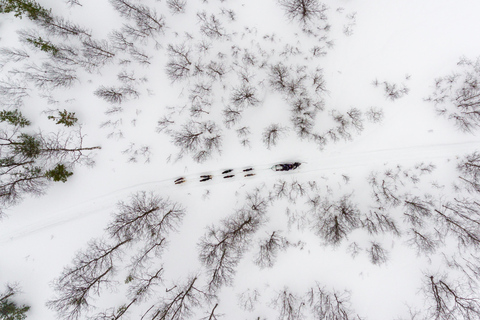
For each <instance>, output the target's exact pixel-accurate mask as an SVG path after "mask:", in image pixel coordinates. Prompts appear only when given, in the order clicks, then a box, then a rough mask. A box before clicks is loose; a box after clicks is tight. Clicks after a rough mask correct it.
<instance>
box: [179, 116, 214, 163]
mask: <svg viewBox="0 0 480 320" xmlns="http://www.w3.org/2000/svg"><path fill="white" fill-rule="evenodd" d="M172 138H173V143H174V144H175V145H176V146H178V147H179V148H180V155H179V156H180V157H181V156H183V155H184V154H191V155H192V157H193V159H194V160H195V161H197V162H203V161H205V160H207V159H208V158H210V157H211V156H212V155H213V154H214V153H216V152H220V151H221V146H222V136H221V131H220V129H218V127H217V125H216V124H215V123H214V122H212V121H206V122H196V121H190V122H188V123H187V124H185V125H183V126H182V128H181V130H180V131H175V132H173V133H172Z"/></svg>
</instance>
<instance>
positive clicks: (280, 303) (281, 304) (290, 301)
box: [272, 288, 305, 320]
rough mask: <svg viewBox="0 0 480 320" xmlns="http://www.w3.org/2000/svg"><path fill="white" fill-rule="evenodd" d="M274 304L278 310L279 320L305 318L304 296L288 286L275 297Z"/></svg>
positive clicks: (299, 319)
mask: <svg viewBox="0 0 480 320" xmlns="http://www.w3.org/2000/svg"><path fill="white" fill-rule="evenodd" d="M272 304H273V305H274V306H275V308H276V309H277V310H278V312H279V314H278V319H279V320H301V319H305V314H304V313H305V312H304V310H303V309H304V307H305V301H304V300H303V297H299V296H297V295H296V294H294V293H292V292H290V290H289V289H288V288H284V289H283V290H282V291H280V292H279V293H278V295H277V296H276V297H275V298H274V299H273V301H272Z"/></svg>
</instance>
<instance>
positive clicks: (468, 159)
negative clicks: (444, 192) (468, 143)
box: [457, 151, 480, 192]
mask: <svg viewBox="0 0 480 320" xmlns="http://www.w3.org/2000/svg"><path fill="white" fill-rule="evenodd" d="M457 171H458V172H459V174H460V176H459V178H460V180H461V181H462V182H463V184H464V185H465V186H466V188H467V190H469V191H473V192H480V153H479V152H477V151H475V152H473V153H471V154H467V155H466V156H464V157H463V158H462V159H461V161H459V162H458V164H457Z"/></svg>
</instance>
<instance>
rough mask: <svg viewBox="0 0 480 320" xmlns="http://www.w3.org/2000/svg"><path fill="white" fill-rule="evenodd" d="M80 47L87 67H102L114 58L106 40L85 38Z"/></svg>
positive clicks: (113, 53)
mask: <svg viewBox="0 0 480 320" xmlns="http://www.w3.org/2000/svg"><path fill="white" fill-rule="evenodd" d="M82 45H83V49H82V52H83V56H84V57H85V59H86V61H88V65H89V66H95V67H97V68H99V67H102V66H103V65H105V64H106V63H108V62H111V61H112V59H113V58H114V57H115V52H114V50H113V48H111V47H110V45H109V43H108V41H106V40H94V39H91V38H87V39H85V40H84V41H82Z"/></svg>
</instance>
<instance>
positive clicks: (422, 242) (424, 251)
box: [407, 228, 442, 256]
mask: <svg viewBox="0 0 480 320" xmlns="http://www.w3.org/2000/svg"><path fill="white" fill-rule="evenodd" d="M407 234H408V239H407V244H408V245H410V246H412V247H414V248H415V250H416V251H417V254H418V255H419V256H420V255H430V254H433V253H435V252H436V251H437V249H438V247H439V246H440V245H441V244H442V243H441V241H440V240H439V239H438V236H435V235H432V234H431V233H430V232H428V231H424V230H422V229H415V228H411V229H410V230H408V232H407Z"/></svg>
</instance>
